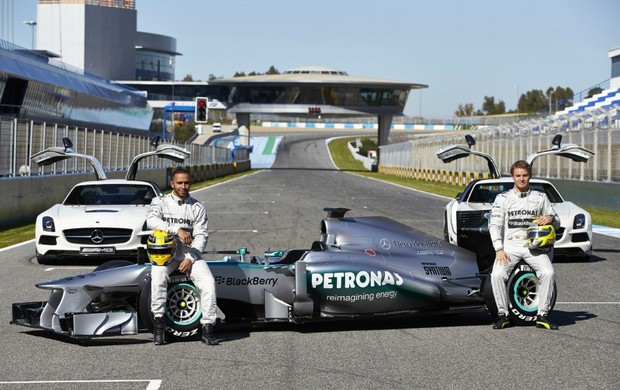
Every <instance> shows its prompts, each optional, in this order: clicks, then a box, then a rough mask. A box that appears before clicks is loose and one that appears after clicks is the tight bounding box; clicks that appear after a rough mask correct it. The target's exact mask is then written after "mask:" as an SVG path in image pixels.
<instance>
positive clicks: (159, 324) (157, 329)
mask: <svg viewBox="0 0 620 390" xmlns="http://www.w3.org/2000/svg"><path fill="white" fill-rule="evenodd" d="M165 326H166V323H165V322H164V317H155V318H153V342H154V343H155V345H164V344H166V331H165Z"/></svg>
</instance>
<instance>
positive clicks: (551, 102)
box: [549, 91, 553, 116]
mask: <svg viewBox="0 0 620 390" xmlns="http://www.w3.org/2000/svg"><path fill="white" fill-rule="evenodd" d="M551 104H553V91H550V92H549V116H551Z"/></svg>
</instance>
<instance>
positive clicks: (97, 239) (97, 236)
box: [90, 230, 103, 244]
mask: <svg viewBox="0 0 620 390" xmlns="http://www.w3.org/2000/svg"><path fill="white" fill-rule="evenodd" d="M90 240H91V241H92V242H94V243H95V244H101V243H102V242H103V232H102V231H101V230H93V232H92V233H91V234H90Z"/></svg>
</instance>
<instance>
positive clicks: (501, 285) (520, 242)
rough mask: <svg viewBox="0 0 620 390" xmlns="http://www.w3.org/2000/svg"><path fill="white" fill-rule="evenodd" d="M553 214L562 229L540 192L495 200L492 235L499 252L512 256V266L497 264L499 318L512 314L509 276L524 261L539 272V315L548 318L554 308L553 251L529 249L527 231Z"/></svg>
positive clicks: (556, 224)
mask: <svg viewBox="0 0 620 390" xmlns="http://www.w3.org/2000/svg"><path fill="white" fill-rule="evenodd" d="M544 215H553V216H554V219H553V222H552V224H553V227H554V229H558V228H559V227H560V219H559V218H558V216H557V214H556V213H555V211H554V210H553V207H551V203H550V202H549V199H548V198H547V195H546V194H544V193H542V192H539V191H533V190H530V191H527V192H517V191H515V189H511V190H509V191H506V192H503V193H501V194H499V195H497V197H496V198H495V203H493V208H492V209H491V220H490V222H489V233H490V235H491V241H492V242H493V247H494V248H495V251H499V250H501V249H503V250H504V252H506V254H507V255H508V256H509V257H510V261H509V263H508V265H506V266H503V265H500V264H499V263H498V262H495V264H494V265H493V271H492V272H491V284H492V286H493V295H494V296H495V303H496V304H497V311H498V314H499V315H506V316H507V315H508V293H507V288H506V282H507V280H508V275H510V273H511V272H512V270H513V269H514V267H515V266H516V265H517V263H518V262H519V261H520V260H525V261H526V262H527V263H528V264H529V265H530V267H532V268H533V269H534V271H536V276H537V277H538V279H539V304H538V314H539V315H546V314H547V313H548V312H549V307H550V305H551V296H552V289H553V282H554V280H555V273H554V271H553V265H552V264H551V259H550V258H549V256H553V249H551V250H549V249H546V250H544V249H543V250H530V249H528V247H527V243H526V240H527V235H526V229H527V228H528V227H529V226H530V224H531V223H532V221H533V220H535V219H536V217H539V216H544Z"/></svg>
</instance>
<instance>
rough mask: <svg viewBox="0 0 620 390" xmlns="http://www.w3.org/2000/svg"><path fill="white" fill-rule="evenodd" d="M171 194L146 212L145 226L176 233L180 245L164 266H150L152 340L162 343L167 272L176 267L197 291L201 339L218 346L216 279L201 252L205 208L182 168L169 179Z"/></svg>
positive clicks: (204, 238) (160, 199)
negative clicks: (187, 277)
mask: <svg viewBox="0 0 620 390" xmlns="http://www.w3.org/2000/svg"><path fill="white" fill-rule="evenodd" d="M170 186H171V187H172V193H170V194H167V195H164V196H161V197H158V198H154V199H153V200H152V201H151V205H150V208H149V211H148V214H147V219H146V223H147V227H148V228H149V229H154V230H163V231H167V232H169V233H170V234H173V235H176V236H177V237H178V240H179V241H180V243H181V244H182V245H179V246H178V248H177V250H176V251H175V255H174V261H172V262H170V263H169V264H168V265H165V266H158V265H153V266H152V267H151V280H152V281H151V311H152V312H153V317H154V328H155V329H154V332H153V336H154V337H153V340H154V342H155V344H156V345H161V344H165V338H164V334H165V333H164V319H163V316H164V312H165V307H166V298H167V287H168V275H170V273H172V272H174V271H175V270H178V271H179V272H181V273H187V274H189V276H190V278H191V280H192V281H193V282H194V284H195V285H196V287H197V288H198V290H199V291H200V304H201V307H202V318H201V320H200V323H201V325H202V341H203V342H204V343H205V344H207V345H217V344H218V341H217V339H216V338H215V336H214V330H213V327H214V324H215V320H216V315H217V314H216V310H217V305H216V299H215V280H214V279H213V275H212V274H211V270H210V269H209V266H208V265H207V262H206V261H205V260H203V259H202V252H203V250H204V249H205V247H206V246H207V240H208V236H209V235H208V232H207V222H208V219H207V210H206V208H205V206H204V205H203V204H202V203H200V202H199V201H197V200H196V199H194V198H192V197H191V196H190V194H189V190H190V178H189V173H188V172H187V171H186V170H185V169H182V168H180V169H177V170H176V171H175V172H174V173H173V174H172V180H171V181H170Z"/></svg>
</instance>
